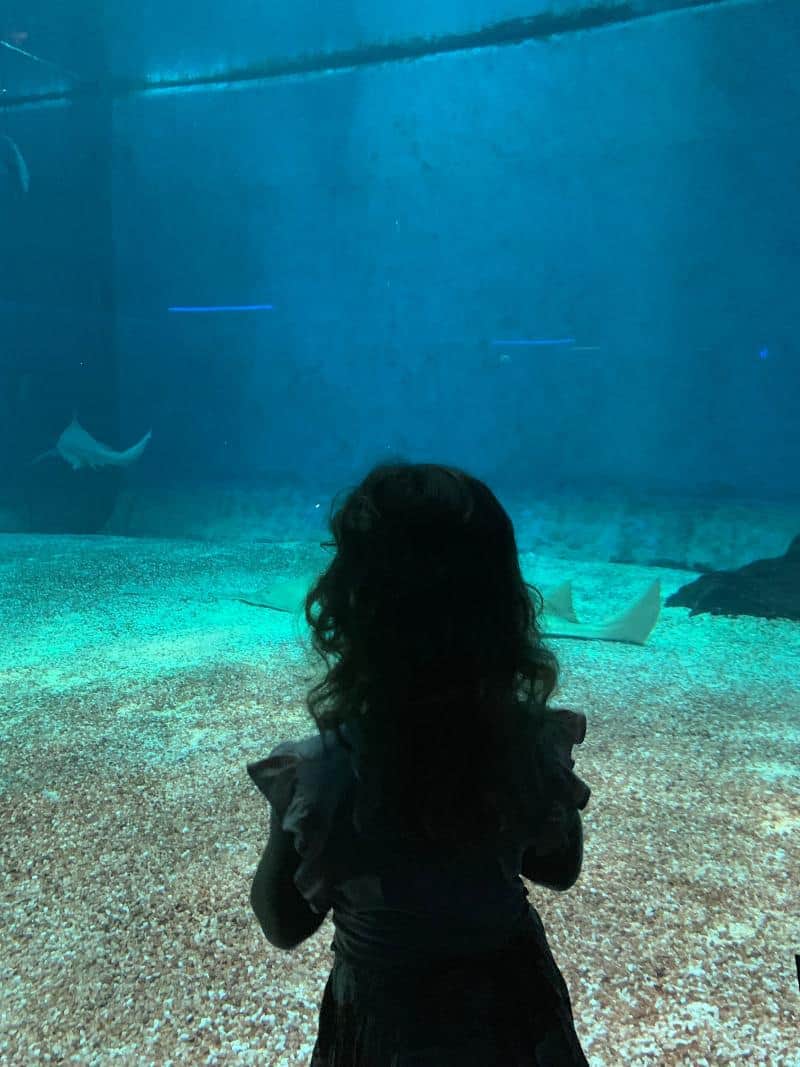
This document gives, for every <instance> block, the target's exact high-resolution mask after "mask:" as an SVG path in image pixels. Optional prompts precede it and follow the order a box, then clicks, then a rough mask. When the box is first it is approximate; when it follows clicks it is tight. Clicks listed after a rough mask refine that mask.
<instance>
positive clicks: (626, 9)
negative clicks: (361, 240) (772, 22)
mask: <svg viewBox="0 0 800 1067" xmlns="http://www.w3.org/2000/svg"><path fill="white" fill-rule="evenodd" d="M742 2H749V0H627V2H620V3H613V2H612V3H601V4H593V5H592V6H591V7H585V8H581V9H578V10H575V11H571V12H561V13H555V12H543V13H541V14H539V15H531V16H527V17H524V18H516V19H508V20H506V21H504V22H497V23H494V24H492V25H491V26H485V27H483V28H481V29H479V30H471V31H467V32H464V33H453V34H444V35H441V36H438V37H414V38H409V39H407V40H403V41H392V42H389V43H387V44H371V45H360V46H358V47H355V48H347V49H343V50H341V51H338V52H324V53H315V54H313V55H308V56H298V57H295V58H292V59H277V60H272V61H268V62H265V63H260V64H254V65H250V66H247V67H241V68H238V69H237V68H233V69H231V70H230V71H228V72H227V73H226V74H224V75H221V74H219V73H215V74H195V75H191V76H189V75H187V76H186V77H183V78H168V79H164V80H162V81H157V82H150V81H148V80H147V79H146V78H133V79H121V78H119V79H115V78H110V79H108V80H105V81H99V82H97V81H95V82H84V83H82V84H79V85H76V86H73V87H71V88H69V89H61V90H53V91H51V92H43V93H31V94H27V95H24V96H8V95H6V96H5V97H4V98H3V99H2V101H1V102H0V108H2V109H7V108H12V107H21V106H26V105H30V104H37V103H47V102H52V101H57V100H72V99H79V98H81V97H86V96H111V97H123V96H131V95H135V94H137V93H143V92H159V91H169V90H174V89H190V88H193V87H203V86H211V85H230V84H234V83H237V82H248V81H267V80H272V79H275V78H286V77H293V76H298V75H303V74H324V73H329V72H332V71H337V70H352V69H357V68H359V67H372V66H380V65H383V64H386V63H403V62H409V61H413V60H416V59H424V58H427V57H432V56H437V55H446V54H448V53H452V52H464V51H474V50H478V49H482V48H496V47H502V46H507V45H515V44H525V43H526V42H528V41H546V40H549V39H550V38H551V37H560V36H564V35H567V34H574V33H582V32H585V31H589V30H599V29H603V28H605V27H609V26H615V25H620V24H624V23H627V22H633V21H638V20H640V19H646V18H652V17H654V16H659V15H664V14H668V13H672V12H679V11H684V10H687V9H692V8H715V7H720V6H723V5H727V6H734V5H737V4H741V3H742Z"/></svg>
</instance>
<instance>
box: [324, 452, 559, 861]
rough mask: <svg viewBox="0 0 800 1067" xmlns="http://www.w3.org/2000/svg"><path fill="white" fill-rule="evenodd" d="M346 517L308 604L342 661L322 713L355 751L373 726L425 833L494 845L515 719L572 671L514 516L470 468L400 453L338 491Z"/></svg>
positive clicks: (385, 769) (396, 784) (372, 749)
mask: <svg viewBox="0 0 800 1067" xmlns="http://www.w3.org/2000/svg"><path fill="white" fill-rule="evenodd" d="M330 527H331V531H332V534H333V539H334V540H333V544H332V545H331V546H330V547H334V546H335V548H336V554H335V556H334V558H333V560H332V561H331V563H330V565H329V566H328V567H327V569H326V570H325V571H324V572H323V573H322V574H321V575H320V576H319V578H318V579H317V581H316V582H315V584H314V585H313V587H312V588H311V589H310V591H309V593H308V595H307V596H306V600H305V615H306V620H307V621H308V624H309V626H310V628H311V633H312V645H313V647H314V649H315V650H316V652H317V653H318V654H319V655H320V656H321V657H322V659H323V660H324V661H325V665H326V668H327V674H326V676H325V678H324V679H323V680H322V681H321V682H320V683H319V684H318V685H315V686H314V687H313V688H312V689H311V691H310V692H309V693H308V696H307V707H308V710H309V712H310V714H311V715H312V717H313V718H314V721H315V722H316V724H317V727H318V729H319V730H320V733H321V732H322V731H323V730H324V729H330V728H331V727H333V728H334V729H335V730H336V735H337V737H338V738H339V740H340V741H341V742H342V743H343V744H344V745H345V747H346V748H348V750H350V751H352V748H351V746H350V745H349V744H347V742H346V740H345V739H344V738H343V737H342V735H341V733H340V729H339V727H340V726H341V725H342V724H343V723H353V724H357V728H358V730H359V732H360V736H362V737H363V746H364V752H365V753H366V754H367V756H366V759H365V771H366V773H367V774H368V775H369V776H371V778H372V780H374V781H376V782H379V784H380V794H381V798H382V804H383V805H384V807H385V809H386V811H388V812H389V813H390V814H391V815H393V816H394V817H395V818H396V819H399V820H400V822H401V823H404V824H405V827H406V829H407V830H408V831H409V832H411V833H416V834H418V835H420V836H422V837H423V838H426V839H427V840H430V841H439V840H448V841H450V842H451V843H453V842H456V841H458V842H461V843H473V842H476V841H481V840H484V839H485V838H486V837H487V836H489V835H492V834H494V833H496V832H497V830H498V828H502V826H503V824H504V816H503V805H502V804H501V803H500V802H499V796H500V794H501V793H502V791H503V788H504V785H506V784H507V783H508V782H509V781H510V775H509V773H508V770H509V767H510V765H511V764H510V759H511V755H512V753H513V750H514V747H515V745H516V746H518V745H519V731H518V730H516V729H515V727H516V726H517V725H518V723H519V720H520V719H521V718H523V717H525V716H527V717H528V718H530V717H531V716H536V715H537V714H542V713H543V712H544V710H545V706H546V702H547V700H548V698H549V697H550V695H551V694H552V692H553V690H554V689H555V687H556V684H557V680H558V662H557V660H556V657H555V655H554V654H553V653H552V652H551V651H550V650H549V649H548V648H546V647H545V646H544V645H543V643H542V639H541V634H540V632H539V629H538V626H537V613H540V612H541V610H542V597H541V594H540V593H539V591H538V590H537V589H536V588H535V587H534V586H532V585H529V584H527V583H526V582H525V581H524V580H523V578H522V573H521V571H520V567H519V559H518V556H517V545H516V540H515V537H514V527H513V524H512V522H511V519H510V518H509V516H508V514H507V513H506V512H505V510H504V509H503V507H502V506H501V504H500V503H499V501H498V500H497V498H496V497H495V495H494V494H493V493H492V492H491V490H490V489H489V488H488V487H487V486H486V485H485V484H484V483H483V482H481V481H479V480H478V479H477V478H473V477H472V476H470V475H469V474H466V473H465V472H464V471H461V470H458V469H456V468H454V467H443V466H437V465H435V464H430V463H407V462H393V463H381V464H379V465H378V466H376V467H374V468H373V469H372V470H371V471H370V472H369V474H367V476H366V477H365V478H364V480H363V481H362V482H361V484H360V485H358V486H357V487H356V488H355V489H352V490H351V491H350V492H349V493H348V494H347V496H346V498H345V500H344V502H343V503H342V504H341V506H340V507H338V508H336V499H335V498H334V501H333V503H332V505H331V516H330ZM534 601H535V603H534ZM401 799H402V804H401Z"/></svg>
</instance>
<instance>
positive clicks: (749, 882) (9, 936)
mask: <svg viewBox="0 0 800 1067" xmlns="http://www.w3.org/2000/svg"><path fill="white" fill-rule="evenodd" d="M315 551H316V553H318V552H319V550H314V549H313V548H312V547H311V546H306V545H291V544H285V545H281V544H272V545H265V544H232V543H225V544H221V543H220V544H208V543H200V542H177V541H153V540H150V541H142V540H136V541H134V540H123V539H115V538H77V537H64V538H45V537H19V536H6V537H3V538H0V623H1V625H0V709H1V711H0V745H1V746H2V747H1V750H0V752H1V754H0V784H1V786H2V794H1V795H0V824H1V825H2V828H3V830H2V844H1V845H0V899H2V915H3V921H2V924H1V925H0V1063H3V1064H12V1065H22V1064H36V1063H78V1064H106V1063H109V1064H110V1063H123V1064H137V1065H138V1064H142V1065H144V1064H157V1065H168V1064H178V1063H190V1064H217V1063H219V1064H223V1063H224V1064H240V1063H241V1064H249V1063H259V1064H264V1065H275V1067H278V1065H286V1067H289V1065H299V1064H306V1063H307V1062H308V1060H309V1057H310V1053H311V1049H312V1047H313V1044H314V1040H315V1037H316V1027H317V1011H318V1006H319V1002H320V998H321V995H322V990H323V986H324V984H325V981H326V978H327V975H328V972H329V969H330V966H331V962H332V954H331V953H330V951H329V945H330V941H331V937H332V933H333V927H332V923H331V920H330V918H328V919H327V920H326V922H325V923H324V924H323V926H322V927H321V929H320V930H319V931H318V932H317V933H316V934H315V935H314V936H313V937H312V938H311V939H310V940H308V941H306V942H305V943H304V944H303V945H302V946H301V947H300V948H299V949H297V950H295V951H294V952H291V953H286V952H281V951H279V950H277V949H274V948H272V947H271V946H270V945H269V944H268V943H267V942H266V941H265V940H264V938H263V936H262V934H261V931H260V929H259V927H258V924H257V922H256V920H255V918H254V917H253V915H252V914H251V912H250V909H249V905H248V893H249V889H250V880H251V878H252V874H253V871H254V869H255V865H256V863H257V860H258V857H259V855H260V852H261V849H262V848H263V846H264V844H265V843H266V839H267V829H268V817H267V814H268V813H267V807H266V805H265V803H264V801H263V798H262V797H261V796H260V795H259V794H258V793H257V791H256V790H255V789H254V788H253V786H252V784H251V782H250V781H249V779H248V777H247V774H246V772H245V763H246V762H247V761H249V760H254V759H257V758H260V757H262V756H264V755H266V754H267V753H268V752H269V751H270V749H271V748H272V747H273V746H274V745H275V744H276V743H277V742H278V741H280V740H284V739H288V738H296V737H301V736H304V735H307V734H310V733H313V732H314V729H315V727H314V724H313V722H312V721H311V720H310V718H309V717H308V716H307V713H306V712H305V709H304V703H303V700H304V694H305V692H306V690H307V689H308V687H309V685H310V684H312V682H313V681H314V680H315V678H316V677H317V676H318V672H319V667H318V665H317V663H316V662H315V661H314V660H313V659H312V658H311V657H310V656H309V654H308V653H307V652H306V651H304V648H303V645H302V638H303V632H302V630H301V629H300V627H299V625H298V623H297V622H296V621H294V620H293V619H292V617H291V616H290V615H286V614H278V613H275V612H272V611H268V610H264V609H261V608H256V607H251V606H248V605H246V604H242V603H239V602H237V601H235V600H232V599H228V595H229V594H230V593H232V592H234V593H235V592H247V591H248V590H253V589H257V588H259V587H261V586H263V584H264V582H265V580H266V579H268V577H269V576H270V575H276V574H292V573H300V572H301V571H303V570H304V569H307V568H308V567H313V566H314V565H317V564H319V563H320V558H319V555H318V554H315ZM522 562H523V568H524V571H525V574H526V577H527V578H528V579H529V580H533V581H538V582H541V583H542V584H543V585H549V586H552V585H554V584H557V583H558V582H560V581H563V580H565V579H567V578H571V579H572V580H573V582H574V588H575V599H576V607H577V609H578V612H579V615H580V617H581V618H582V619H585V620H586V621H590V620H594V619H604V618H605V617H607V616H610V615H613V614H614V613H615V612H616V611H618V610H620V609H621V608H622V607H623V606H625V605H626V604H627V603H628V602H629V601H630V600H631V599H632V598H634V597H636V596H637V595H638V594H639V593H640V592H642V591H643V590H644V589H645V588H646V586H647V585H648V583H649V582H650V581H652V580H653V578H655V577H658V578H660V579H661V581H662V590H663V595H664V597H666V596H668V595H669V594H670V593H672V592H673V591H674V590H675V589H676V588H677V587H678V586H679V585H681V584H683V583H684V582H686V581H688V580H689V579H690V577H691V575H687V574H686V573H685V572H677V571H666V570H659V571H655V570H652V569H648V568H646V567H636V566H620V565H614V564H590V563H578V562H574V561H570V562H565V561H562V560H556V559H551V558H545V557H542V556H536V557H534V556H530V555H525V556H523V557H522ZM552 645H553V647H554V648H555V649H556V650H557V652H558V654H559V657H560V660H561V664H562V685H561V689H560V691H559V692H558V694H557V696H556V698H555V701H554V703H556V704H557V705H558V704H560V705H562V706H568V707H574V708H577V709H580V710H583V711H584V712H585V713H586V715H587V718H588V723H589V726H588V733H587V737H586V741H585V743H584V745H583V746H582V747H581V748H580V749H577V750H576V752H577V756H578V761H577V765H576V769H577V771H578V773H579V774H580V775H581V777H582V778H584V779H585V780H586V781H587V782H588V783H589V784H590V785H591V787H592V790H593V795H592V800H591V802H590V805H589V808H588V809H587V811H586V813H585V818H584V826H585V838H586V851H585V863H584V870H583V874H582V876H581V878H580V881H579V882H578V884H577V886H575V888H573V889H572V890H571V891H570V892H568V893H566V894H555V893H550V892H548V891H547V890H544V889H536V888H535V887H529V888H530V889H531V899H532V900H533V902H534V903H535V905H536V906H537V908H538V909H539V911H540V913H541V915H542V918H543V920H544V923H545V927H546V928H547V930H548V934H549V937H550V941H551V944H552V946H553V951H554V953H555V955H556V958H557V959H558V961H559V963H560V965H561V967H562V970H563V971H564V974H565V977H566V979H567V982H568V985H569V988H570V990H571V993H572V997H573V1004H574V1008H575V1016H576V1025H577V1030H578V1033H579V1035H580V1037H581V1040H582V1043H583V1045H584V1048H585V1049H586V1052H587V1055H588V1058H589V1061H590V1063H591V1064H592V1065H593V1067H618V1065H619V1064H621V1063H625V1064H628V1065H630V1067H635V1065H639V1064H642V1065H644V1064H647V1065H650V1064H670V1065H671V1064H686V1065H691V1067H702V1065H705V1064H737V1065H738V1064H742V1063H754V1064H775V1065H788V1067H797V1065H798V1064H800V994H799V992H798V981H797V976H796V973H795V962H794V953H795V952H800V926H798V914H799V913H800V895H799V894H798V889H797V875H798V871H800V789H798V775H799V774H800V771H799V770H798V768H800V671H798V665H799V664H800V625H797V624H792V623H788V622H780V621H778V622H775V621H765V620H760V619H749V618H739V619H725V618H711V617H709V616H699V617H696V618H693V619H690V618H689V617H688V610H687V609H684V608H664V609H662V614H661V619H660V621H659V623H658V625H657V627H656V629H655V630H654V632H653V634H652V635H651V637H650V640H649V642H648V643H647V645H646V646H644V647H642V648H638V647H631V646H623V645H614V644H608V643H597V642H582V641H567V640H554V641H553V642H552Z"/></svg>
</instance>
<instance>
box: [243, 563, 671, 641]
mask: <svg viewBox="0 0 800 1067" xmlns="http://www.w3.org/2000/svg"><path fill="white" fill-rule="evenodd" d="M312 581H313V576H311V575H305V576H298V577H288V576H287V577H280V578H276V579H275V580H274V581H272V582H270V583H269V584H268V585H265V586H262V587H261V588H260V589H258V590H255V591H254V592H251V593H246V592H242V593H229V594H226V598H227V599H230V600H238V601H241V603H243V604H250V605H251V606H252V607H256V608H270V609H272V610H273V611H284V612H290V613H292V614H294V613H295V612H299V611H301V610H302V605H303V600H304V599H305V596H306V593H307V592H308V590H309V588H310V586H311V582H312ZM542 597H543V599H544V611H543V613H542V614H543V616H544V619H543V628H544V634H543V636H544V637H553V638H555V637H567V638H572V639H574V640H578V641H619V642H621V643H622V644H631V645H643V644H644V643H645V642H646V641H647V638H648V637H649V636H650V633H651V631H652V630H653V627H654V626H655V624H656V622H657V621H658V616H659V613H660V611H661V584H660V582H659V581H658V580H657V579H656V581H654V582H652V583H651V584H650V585H649V586H648V588H647V590H646V591H645V593H644V594H643V595H642V596H641V597H639V598H638V599H637V600H635V601H634V602H633V603H632V604H631V605H630V606H629V607H628V608H626V610H625V611H623V612H622V613H621V614H620V615H616V616H614V618H611V619H605V620H604V621H603V622H601V623H596V624H589V623H581V622H579V620H578V617H577V615H576V614H575V608H574V606H573V603H572V582H569V581H567V582H562V584H561V585H559V586H557V587H556V588H555V589H552V590H549V591H547V592H545V591H544V590H543V591H542Z"/></svg>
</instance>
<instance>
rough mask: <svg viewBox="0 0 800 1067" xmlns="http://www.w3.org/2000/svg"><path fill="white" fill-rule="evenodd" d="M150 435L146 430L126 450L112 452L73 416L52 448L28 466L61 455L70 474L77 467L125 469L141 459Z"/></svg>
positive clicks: (150, 432)
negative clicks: (69, 469) (70, 469)
mask: <svg viewBox="0 0 800 1067" xmlns="http://www.w3.org/2000/svg"><path fill="white" fill-rule="evenodd" d="M151 436H152V431H151V430H148V432H147V433H146V434H145V435H144V437H143V438H142V439H141V441H139V442H137V443H136V444H135V445H133V446H132V447H131V448H129V449H127V451H125V452H115V451H114V449H113V448H109V447H108V446H107V445H103V444H101V443H100V442H99V441H95V439H94V438H93V437H92V436H91V435H90V434H88V433H87V432H86V430H84V428H83V427H82V426H81V424H80V423H79V422H78V418H77V416H76V415H73V417H72V422H71V423H70V424H69V426H68V427H67V428H66V430H64V432H63V433H62V434H61V436H60V437H59V439H58V440H57V441H56V447H55V448H49V449H48V450H47V452H43V453H42V454H41V456H37V457H36V459H34V460H31V463H38V462H39V461H40V460H42V459H46V458H47V457H48V456H62V457H63V458H64V459H65V460H66V461H67V463H69V465H70V466H71V467H72V469H73V470H74V471H76V470H78V469H79V468H80V467H91V468H92V470H97V468H98V467H127V466H129V465H130V464H131V463H133V462H134V460H137V459H138V458H139V456H141V454H142V452H144V450H145V447H146V445H147V442H148V441H149V440H150V438H151Z"/></svg>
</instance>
